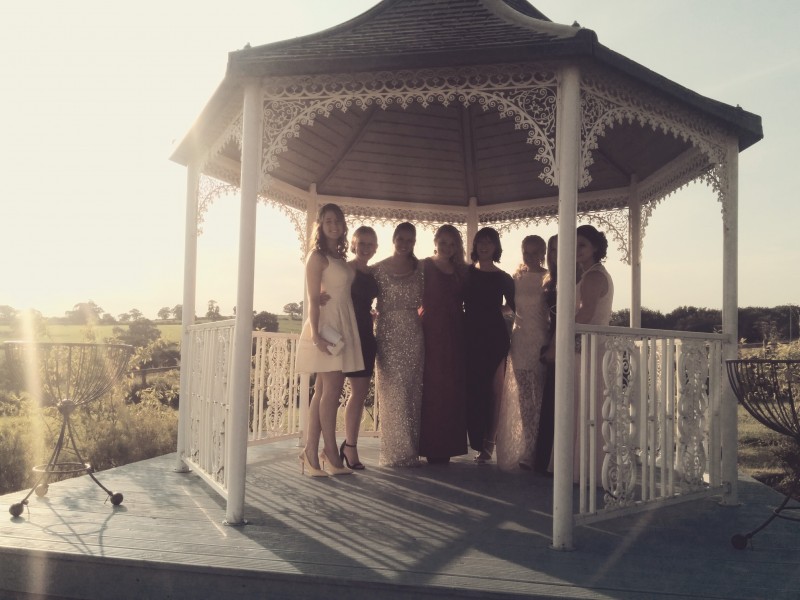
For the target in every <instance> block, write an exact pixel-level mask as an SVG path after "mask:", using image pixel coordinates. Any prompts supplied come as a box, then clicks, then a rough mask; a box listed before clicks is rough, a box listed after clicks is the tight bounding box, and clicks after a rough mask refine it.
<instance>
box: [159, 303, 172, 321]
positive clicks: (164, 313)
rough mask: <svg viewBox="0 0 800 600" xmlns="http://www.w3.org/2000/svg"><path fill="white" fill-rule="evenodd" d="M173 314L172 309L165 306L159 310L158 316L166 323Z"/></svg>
mask: <svg viewBox="0 0 800 600" xmlns="http://www.w3.org/2000/svg"><path fill="white" fill-rule="evenodd" d="M171 314H172V309H171V308H170V307H169V306H164V307H163V308H160V309H159V310H158V313H157V316H158V318H159V319H161V320H162V321H166V320H167V319H169V316H170V315H171Z"/></svg>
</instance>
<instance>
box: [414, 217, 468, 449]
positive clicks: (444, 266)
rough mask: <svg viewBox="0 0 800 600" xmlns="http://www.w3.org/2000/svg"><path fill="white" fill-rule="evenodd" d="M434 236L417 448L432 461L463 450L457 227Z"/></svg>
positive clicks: (427, 270)
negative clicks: (434, 250)
mask: <svg viewBox="0 0 800 600" xmlns="http://www.w3.org/2000/svg"><path fill="white" fill-rule="evenodd" d="M433 241H434V244H435V246H436V252H435V254H434V255H433V256H432V257H430V258H426V259H425V260H423V261H422V264H423V271H424V274H425V292H424V294H423V299H422V330H423V332H424V334H425V370H424V376H423V385H422V421H421V427H420V439H419V453H420V455H421V456H424V457H426V459H427V460H428V462H429V463H431V464H436V463H447V462H449V461H450V457H452V456H459V455H461V454H466V453H467V433H466V432H467V420H466V406H465V401H464V396H465V394H466V381H465V379H464V376H465V372H464V368H465V358H464V308H463V307H464V278H465V276H466V263H465V262H464V242H463V241H462V240H461V234H460V233H459V231H458V229H456V228H455V227H453V226H452V225H442V226H441V227H440V228H439V229H438V230H437V231H436V234H435V235H434V238H433Z"/></svg>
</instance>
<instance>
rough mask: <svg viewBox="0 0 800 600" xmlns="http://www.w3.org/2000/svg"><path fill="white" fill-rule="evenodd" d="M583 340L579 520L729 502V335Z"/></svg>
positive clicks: (582, 330) (627, 332)
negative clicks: (725, 488)
mask: <svg viewBox="0 0 800 600" xmlns="http://www.w3.org/2000/svg"><path fill="white" fill-rule="evenodd" d="M576 331H577V332H578V335H577V336H576V340H579V342H580V343H579V348H578V349H576V351H577V352H578V354H577V355H576V362H577V364H576V372H577V373H578V377H577V379H576V395H577V396H578V397H579V401H578V404H577V406H576V408H575V417H576V423H577V424H578V425H577V440H578V442H577V444H576V452H578V453H579V454H578V457H577V460H576V461H575V462H576V465H577V468H578V473H576V478H577V479H579V498H578V506H577V513H576V516H575V519H576V521H577V522H586V521H590V520H594V519H598V518H601V517H605V516H611V515H616V514H619V513H620V511H626V512H629V511H632V510H639V509H642V508H646V507H647V506H648V505H655V504H656V503H663V502H665V501H679V500H688V499H691V498H695V497H697V496H700V495H704V494H712V493H720V491H721V489H722V480H721V460H722V453H721V435H720V385H721V383H720V382H721V378H722V345H723V342H724V341H725V339H726V338H725V336H723V335H719V334H698V333H688V332H679V331H658V330H650V329H628V328H622V327H593V326H587V325H577V326H576Z"/></svg>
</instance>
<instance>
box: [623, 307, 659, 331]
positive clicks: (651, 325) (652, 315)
mask: <svg viewBox="0 0 800 600" xmlns="http://www.w3.org/2000/svg"><path fill="white" fill-rule="evenodd" d="M630 324H631V311H630V310H629V309H627V308H623V309H621V310H616V311H614V312H613V313H611V325H613V326H615V327H629V326H630ZM642 327H643V328H645V329H669V328H670V327H669V325H668V322H667V318H666V317H665V316H664V315H663V314H662V313H661V312H659V311H657V310H651V309H649V308H645V307H642Z"/></svg>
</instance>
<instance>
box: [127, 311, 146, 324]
mask: <svg viewBox="0 0 800 600" xmlns="http://www.w3.org/2000/svg"><path fill="white" fill-rule="evenodd" d="M128 314H129V315H130V316H131V321H138V320H140V319H144V315H143V314H142V311H140V310H139V309H138V308H132V309H130V310H129V311H128Z"/></svg>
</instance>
